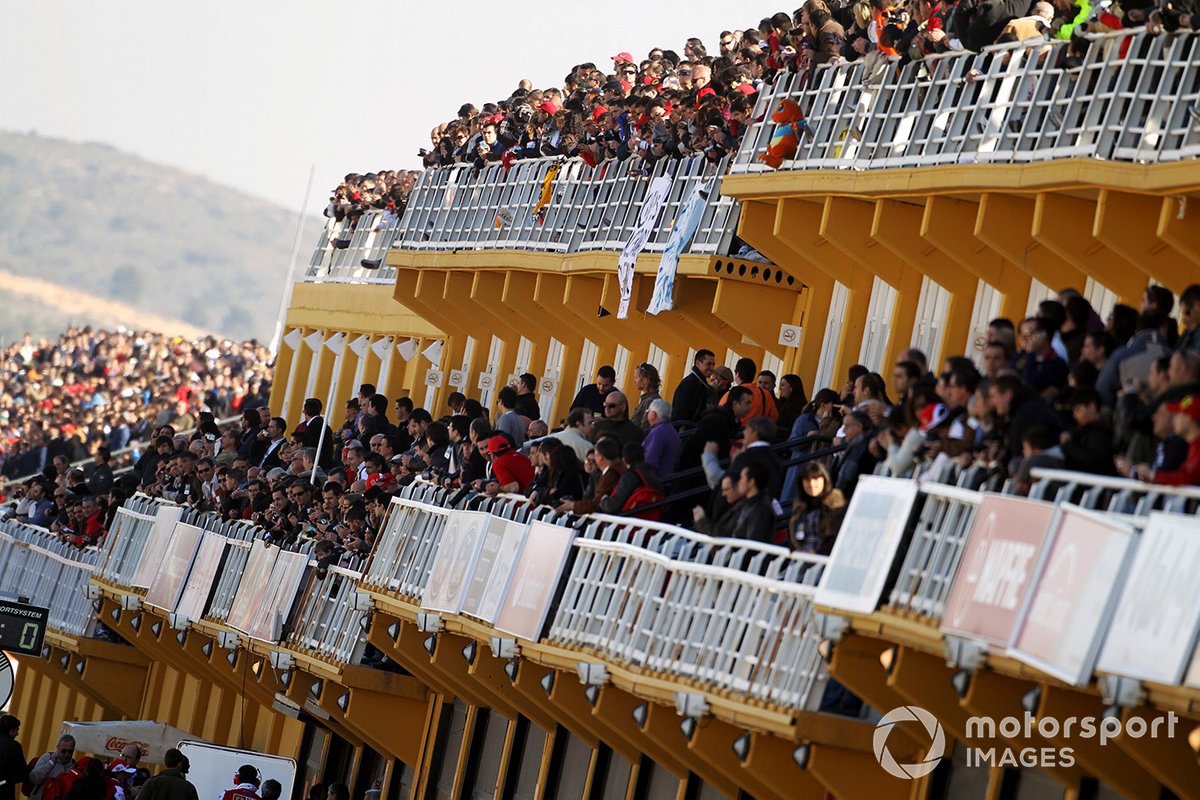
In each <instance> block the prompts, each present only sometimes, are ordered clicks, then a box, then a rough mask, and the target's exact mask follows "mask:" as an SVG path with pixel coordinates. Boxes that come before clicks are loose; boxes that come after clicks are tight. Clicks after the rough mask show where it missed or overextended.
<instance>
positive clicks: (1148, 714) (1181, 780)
mask: <svg viewBox="0 0 1200 800" xmlns="http://www.w3.org/2000/svg"><path fill="white" fill-rule="evenodd" d="M1136 719H1140V720H1142V722H1141V723H1137V722H1134V725H1135V727H1136V726H1138V725H1144V726H1145V728H1144V729H1145V730H1146V731H1148V732H1151V733H1155V732H1157V734H1158V735H1156V736H1151V735H1145V736H1139V737H1136V738H1135V737H1133V736H1129V735H1128V734H1127V733H1126V731H1129V730H1130V727H1129V725H1130V721H1131V720H1136ZM1122 721H1123V723H1124V727H1123V730H1122V732H1121V733H1120V734H1119V735H1118V736H1117V738H1116V740H1115V741H1116V743H1117V746H1118V747H1120V748H1121V750H1123V751H1124V752H1125V754H1126V755H1128V756H1129V757H1130V758H1132V759H1133V760H1134V761H1135V762H1136V763H1137V764H1139V765H1140V766H1142V767H1143V768H1144V769H1145V770H1146V771H1147V772H1149V773H1150V774H1151V775H1153V776H1154V777H1155V778H1156V779H1157V780H1158V781H1159V782H1161V783H1162V785H1163V786H1165V787H1167V788H1168V789H1170V790H1171V791H1172V792H1174V793H1175V794H1176V795H1177V796H1179V797H1187V796H1188V794H1189V793H1192V792H1194V791H1195V790H1196V787H1197V786H1200V761H1197V759H1196V754H1195V753H1194V752H1193V751H1192V748H1191V746H1190V745H1189V744H1188V742H1187V735H1188V733H1189V732H1190V730H1192V729H1194V727H1195V724H1196V721H1195V720H1193V719H1188V718H1186V717H1180V718H1178V719H1177V722H1176V724H1175V729H1174V732H1173V734H1172V733H1171V729H1170V728H1169V727H1168V719H1167V714H1166V712H1163V711H1161V710H1159V709H1155V708H1148V707H1145V706H1141V707H1139V708H1131V709H1126V710H1125V713H1124V715H1123V717H1122Z"/></svg>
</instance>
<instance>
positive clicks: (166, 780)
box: [138, 747, 198, 800]
mask: <svg viewBox="0 0 1200 800" xmlns="http://www.w3.org/2000/svg"><path fill="white" fill-rule="evenodd" d="M163 764H164V765H165V766H166V769H165V770H163V771H162V772H160V773H159V774H157V775H155V776H154V777H153V778H151V779H150V780H148V781H146V783H145V784H144V785H143V786H142V792H141V794H140V795H138V797H140V798H141V799H142V800H198V795H197V794H196V787H195V786H193V785H192V784H191V782H190V781H188V779H187V778H186V777H185V776H186V775H187V772H188V763H187V757H186V756H184V754H183V753H181V752H179V751H178V750H176V749H175V748H174V747H172V748H170V749H169V750H167V754H166V755H165V756H164V757H163Z"/></svg>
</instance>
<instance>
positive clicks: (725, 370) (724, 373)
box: [713, 367, 733, 383]
mask: <svg viewBox="0 0 1200 800" xmlns="http://www.w3.org/2000/svg"><path fill="white" fill-rule="evenodd" d="M713 377H715V378H720V379H721V380H724V381H729V382H730V383H733V370H731V369H730V368H729V367H717V368H716V369H714V370H713Z"/></svg>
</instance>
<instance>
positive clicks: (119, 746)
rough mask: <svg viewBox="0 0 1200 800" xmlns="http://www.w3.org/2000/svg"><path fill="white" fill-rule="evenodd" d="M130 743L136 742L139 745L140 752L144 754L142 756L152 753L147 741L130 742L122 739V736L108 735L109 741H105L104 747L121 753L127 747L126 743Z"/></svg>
mask: <svg viewBox="0 0 1200 800" xmlns="http://www.w3.org/2000/svg"><path fill="white" fill-rule="evenodd" d="M130 744H136V745H137V746H138V752H140V753H141V754H142V758H145V757H146V756H148V755H150V745H149V744H147V743H146V742H130V741H127V740H125V739H122V738H121V737H120V736H110V737H108V741H106V742H105V743H104V749H105V750H108V751H110V752H113V753H120V752H121V751H122V750H124V749H125V746H126V745H130Z"/></svg>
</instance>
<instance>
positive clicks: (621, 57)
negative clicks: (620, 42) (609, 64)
mask: <svg viewBox="0 0 1200 800" xmlns="http://www.w3.org/2000/svg"><path fill="white" fill-rule="evenodd" d="M612 60H613V61H615V62H616V63H618V64H619V63H621V62H622V61H624V62H625V63H626V64H632V63H633V56H631V55H630V54H629V53H627V52H625V51H624V50H622V51H621V52H620V53H617V54H616V55H615V56H613V57H612Z"/></svg>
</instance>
